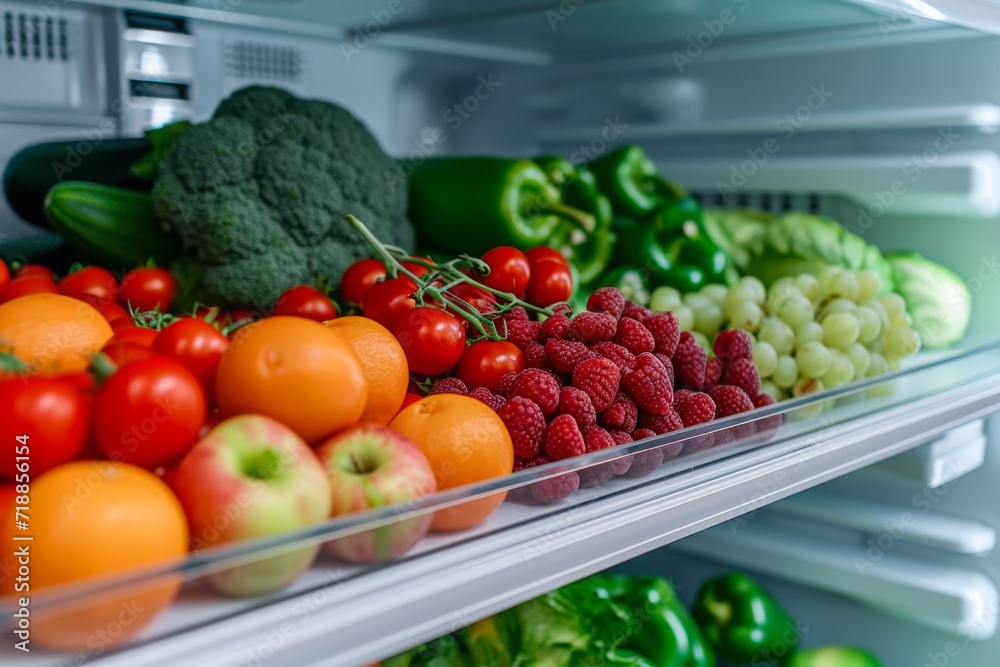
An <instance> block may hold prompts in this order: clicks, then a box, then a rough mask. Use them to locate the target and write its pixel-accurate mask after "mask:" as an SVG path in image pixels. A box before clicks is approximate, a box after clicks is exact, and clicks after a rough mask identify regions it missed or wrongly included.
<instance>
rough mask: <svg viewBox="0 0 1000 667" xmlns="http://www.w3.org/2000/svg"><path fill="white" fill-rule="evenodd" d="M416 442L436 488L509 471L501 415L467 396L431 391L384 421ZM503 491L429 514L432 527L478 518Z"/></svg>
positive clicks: (458, 525) (459, 525)
mask: <svg viewBox="0 0 1000 667" xmlns="http://www.w3.org/2000/svg"><path fill="white" fill-rule="evenodd" d="M389 428H393V429H396V430H397V431H399V432H400V433H402V434H403V435H405V436H408V437H409V438H410V439H411V440H413V441H414V442H416V443H417V444H418V445H420V449H422V450H423V452H424V455H425V456H426V457H427V460H428V461H429V462H430V464H431V468H432V469H433V470H434V478H435V480H436V481H437V488H438V490H439V491H443V490H445V489H452V488H455V487H457V486H463V485H465V484H473V483H475V482H481V481H483V480H487V479H492V478H494V477H500V476H501V475H509V474H510V473H511V472H512V471H513V469H514V446H513V444H512V443H511V440H510V434H509V433H508V432H507V427H506V426H504V423H503V421H501V420H500V417H499V416H497V413H495V412H493V410H491V409H490V408H489V407H488V406H487V405H485V404H484V403H481V402H480V401H477V400H476V399H474V398H469V397H468V396H460V395H458V394H435V395H434V396H428V397H427V398H423V399H421V400H419V401H417V402H416V403H414V404H413V405H411V406H410V407H408V408H406V409H405V410H403V411H402V412H400V413H399V414H398V415H396V418H395V419H393V420H392V421H391V422H390V423H389ZM506 495H507V493H506V492H505V491H504V492H499V493H492V494H490V495H487V496H485V497H483V498H477V499H475V500H470V501H466V502H464V503H462V504H461V505H456V506H454V507H448V508H445V509H442V510H438V512H437V513H436V514H435V515H434V522H433V523H432V524H431V528H432V529H434V530H461V529H463V528H470V527H472V526H475V525H476V524H478V523H481V522H482V521H483V520H484V519H486V517H488V516H489V515H490V514H492V513H493V511H494V510H495V509H496V508H497V507H498V506H499V505H500V503H502V502H503V499H504V497H506Z"/></svg>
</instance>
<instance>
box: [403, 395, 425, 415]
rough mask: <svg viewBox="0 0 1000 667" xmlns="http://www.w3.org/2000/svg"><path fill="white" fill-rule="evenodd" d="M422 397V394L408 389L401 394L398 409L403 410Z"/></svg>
mask: <svg viewBox="0 0 1000 667" xmlns="http://www.w3.org/2000/svg"><path fill="white" fill-rule="evenodd" d="M423 397H424V395H423V394H414V393H413V392H410V391H408V392H406V395H405V396H403V404H402V405H400V406H399V411H400V412H402V411H403V410H405V409H406V408H408V407H410V406H411V405H413V404H414V403H416V402H417V401H419V400H420V399H421V398H423Z"/></svg>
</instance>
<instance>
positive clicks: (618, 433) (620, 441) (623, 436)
mask: <svg viewBox="0 0 1000 667" xmlns="http://www.w3.org/2000/svg"><path fill="white" fill-rule="evenodd" d="M608 434H609V435H610V436H611V439H612V440H614V441H615V445H627V444H628V443H630V442H632V434H631V433H629V432H628V431H623V430H622V429H620V428H612V429H608Z"/></svg>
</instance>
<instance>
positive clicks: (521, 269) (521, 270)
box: [479, 246, 544, 295]
mask: <svg viewBox="0 0 1000 667" xmlns="http://www.w3.org/2000/svg"><path fill="white" fill-rule="evenodd" d="M543 247H544V246H543ZM483 261H484V262H486V264H488V265H489V267H490V275H488V276H483V277H481V278H479V282H481V283H482V284H484V285H486V286H487V287H492V288H493V289H495V290H500V291H501V292H510V293H511V294H514V295H517V294H521V293H523V292H524V290H526V289H528V283H529V282H530V281H531V262H529V261H528V258H527V256H526V255H525V254H524V253H523V252H521V251H520V250H518V249H517V248H512V247H510V246H500V247H499V248H493V249H492V250H488V251H487V252H486V254H485V255H483Z"/></svg>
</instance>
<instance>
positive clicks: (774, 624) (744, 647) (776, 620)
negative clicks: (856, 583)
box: [692, 572, 799, 664]
mask: <svg viewBox="0 0 1000 667" xmlns="http://www.w3.org/2000/svg"><path fill="white" fill-rule="evenodd" d="M692 613H693V615H694V618H695V620H696V621H697V622H698V625H699V626H700V627H701V631H702V633H704V635H705V638H706V639H707V640H708V643H709V644H710V645H711V646H712V648H713V649H714V650H715V652H716V653H717V654H718V655H719V656H720V657H722V658H725V659H726V660H729V661H732V662H735V663H739V664H746V663H750V662H753V661H758V662H759V661H761V660H776V659H781V658H783V657H784V656H787V655H790V654H792V653H794V652H795V649H796V647H797V646H798V643H799V631H798V626H797V625H796V624H795V622H794V621H793V620H792V618H791V616H789V615H788V613H787V612H786V611H785V610H784V609H782V608H781V606H780V605H779V604H778V603H777V601H775V599H774V598H773V597H771V595H770V594H769V593H768V592H767V591H765V590H764V589H763V588H761V587H760V585H759V584H757V582H755V581H754V580H753V579H751V578H750V577H749V576H747V575H746V574H742V573H739V572H733V573H730V574H725V575H722V576H720V577H715V578H714V579H709V580H708V581H706V582H705V583H703V584H702V585H701V588H700V589H699V590H698V595H697V598H696V600H695V603H694V608H693V609H692Z"/></svg>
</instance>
